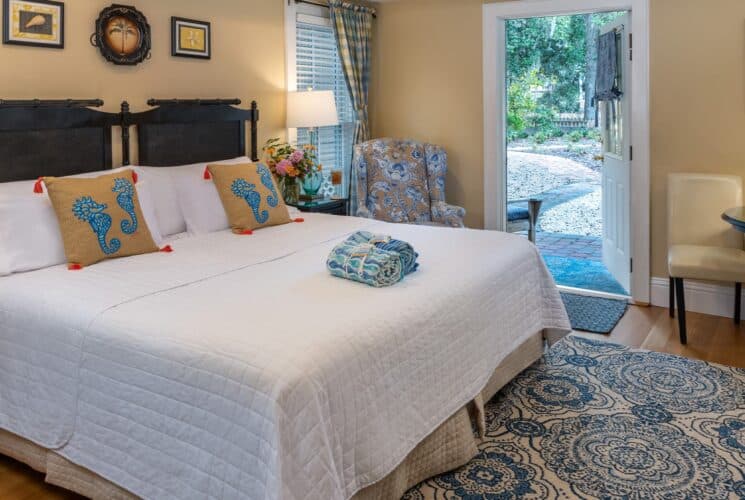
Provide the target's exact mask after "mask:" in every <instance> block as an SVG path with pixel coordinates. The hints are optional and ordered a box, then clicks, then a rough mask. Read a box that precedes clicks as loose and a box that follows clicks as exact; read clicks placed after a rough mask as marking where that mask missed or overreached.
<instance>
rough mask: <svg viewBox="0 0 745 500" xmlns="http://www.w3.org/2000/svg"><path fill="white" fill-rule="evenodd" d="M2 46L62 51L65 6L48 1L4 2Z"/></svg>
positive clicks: (17, 0) (63, 46)
mask: <svg viewBox="0 0 745 500" xmlns="http://www.w3.org/2000/svg"><path fill="white" fill-rule="evenodd" d="M3 43H4V44H9V45H30V46H34V47H48V48H53V49H63V48H65V4H64V3H62V2H53V1H50V0H3Z"/></svg>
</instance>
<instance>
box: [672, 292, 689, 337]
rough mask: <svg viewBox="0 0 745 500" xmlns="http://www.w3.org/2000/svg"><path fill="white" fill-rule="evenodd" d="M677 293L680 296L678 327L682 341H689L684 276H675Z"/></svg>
mask: <svg viewBox="0 0 745 500" xmlns="http://www.w3.org/2000/svg"><path fill="white" fill-rule="evenodd" d="M675 294H676V295H677V296H678V297H677V298H678V329H679V330H680V343H681V344H683V345H686V344H687V343H688V332H687V331H686V302H685V291H684V288H683V278H675Z"/></svg>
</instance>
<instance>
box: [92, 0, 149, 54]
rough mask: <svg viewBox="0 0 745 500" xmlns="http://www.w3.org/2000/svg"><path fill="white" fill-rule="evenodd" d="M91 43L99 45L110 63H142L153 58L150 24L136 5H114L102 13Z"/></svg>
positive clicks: (97, 21)
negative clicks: (151, 56)
mask: <svg viewBox="0 0 745 500" xmlns="http://www.w3.org/2000/svg"><path fill="white" fill-rule="evenodd" d="M91 44H92V45H93V46H95V47H98V49H99V50H100V51H101V54H102V55H103V56H104V57H105V58H106V60H107V61H109V62H112V63H114V64H121V65H134V64H139V63H141V62H142V61H144V60H145V59H149V58H150V49H151V47H152V45H151V40H150V25H149V24H148V22H147V19H146V18H145V16H144V15H143V14H142V12H140V11H139V10H137V9H135V8H134V7H130V6H127V5H117V4H113V5H111V6H109V7H106V8H105V9H104V10H102V11H101V14H99V16H98V19H97V20H96V32H95V33H93V34H92V35H91Z"/></svg>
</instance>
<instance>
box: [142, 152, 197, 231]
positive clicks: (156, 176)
mask: <svg viewBox="0 0 745 500" xmlns="http://www.w3.org/2000/svg"><path fill="white" fill-rule="evenodd" d="M133 168H134V169H135V170H136V171H137V173H138V175H140V176H141V177H142V178H143V179H145V180H146V181H147V184H148V187H149V189H150V191H151V194H152V198H153V204H154V206H155V216H156V218H157V219H158V225H159V226H160V231H161V234H162V235H163V237H164V238H165V237H168V236H172V235H174V234H180V233H184V232H186V220H185V219H184V214H183V213H182V212H181V206H180V205H179V201H178V194H177V192H176V186H175V184H174V182H175V181H174V176H175V175H176V173H177V172H178V170H179V169H182V168H183V167H140V166H137V167H133Z"/></svg>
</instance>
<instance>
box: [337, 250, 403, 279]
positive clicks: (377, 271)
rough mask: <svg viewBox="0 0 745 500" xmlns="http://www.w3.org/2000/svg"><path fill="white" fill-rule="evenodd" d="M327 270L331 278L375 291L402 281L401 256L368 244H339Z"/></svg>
mask: <svg viewBox="0 0 745 500" xmlns="http://www.w3.org/2000/svg"><path fill="white" fill-rule="evenodd" d="M326 267H327V268H328V270H329V272H330V273H331V275H332V276H336V277H337V278H344V279H348V280H352V281H358V282H360V283H365V284H367V285H370V286H374V287H378V288H380V287H384V286H391V285H395V284H396V283H398V282H399V281H401V280H402V279H404V272H403V263H402V261H401V255H399V254H398V253H396V252H389V251H388V250H383V249H380V248H378V247H376V246H375V245H371V244H369V243H352V242H350V241H345V242H343V243H339V244H338V245H336V246H335V247H334V249H333V250H332V251H331V254H330V255H329V257H328V260H327V261H326Z"/></svg>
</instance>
